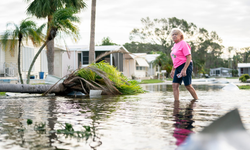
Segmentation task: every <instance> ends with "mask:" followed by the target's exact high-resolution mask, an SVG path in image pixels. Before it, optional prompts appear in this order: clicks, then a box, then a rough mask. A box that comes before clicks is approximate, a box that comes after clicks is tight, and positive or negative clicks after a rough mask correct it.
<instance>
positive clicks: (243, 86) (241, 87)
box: [238, 85, 250, 90]
mask: <svg viewBox="0 0 250 150" xmlns="http://www.w3.org/2000/svg"><path fill="white" fill-rule="evenodd" d="M238 87H239V89H244V90H249V89H250V85H239V86H238Z"/></svg>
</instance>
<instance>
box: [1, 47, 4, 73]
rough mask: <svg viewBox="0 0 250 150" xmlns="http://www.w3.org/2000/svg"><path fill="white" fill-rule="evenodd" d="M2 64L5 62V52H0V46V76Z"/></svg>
mask: <svg viewBox="0 0 250 150" xmlns="http://www.w3.org/2000/svg"><path fill="white" fill-rule="evenodd" d="M4 62H5V51H4V50H2V48H1V45H0V76H1V75H2V76H3V73H4V67H3V65H4Z"/></svg>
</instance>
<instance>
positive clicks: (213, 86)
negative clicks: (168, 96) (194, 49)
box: [142, 84, 224, 92]
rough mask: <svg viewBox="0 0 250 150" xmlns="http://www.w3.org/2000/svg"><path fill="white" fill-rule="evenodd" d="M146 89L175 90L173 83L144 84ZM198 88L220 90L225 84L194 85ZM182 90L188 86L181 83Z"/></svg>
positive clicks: (201, 89)
mask: <svg viewBox="0 0 250 150" xmlns="http://www.w3.org/2000/svg"><path fill="white" fill-rule="evenodd" d="M142 86H143V87H144V88H145V89H146V90H148V91H162V92H166V91H173V89H172V85H169V84H151V85H150V84H149V85H147V84H143V85H142ZM192 86H193V87H194V88H195V89H196V90H197V89H198V90H200V91H218V90H221V89H222V88H223V87H224V86H223V85H216V84H210V85H207V84H197V85H192ZM179 89H180V91H185V90H186V88H185V86H184V85H180V87H179Z"/></svg>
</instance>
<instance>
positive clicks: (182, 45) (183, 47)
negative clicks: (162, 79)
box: [170, 40, 192, 68]
mask: <svg viewBox="0 0 250 150" xmlns="http://www.w3.org/2000/svg"><path fill="white" fill-rule="evenodd" d="M190 54H191V47H190V46H189V45H188V43H187V42H185V41H183V40H181V41H180V42H178V43H175V44H174V46H173V48H172V52H171V54H170V56H171V58H172V61H173V64H174V68H177V67H179V66H180V65H182V64H184V63H185V62H186V61H187V58H186V56H187V55H190ZM191 61H192V60H191Z"/></svg>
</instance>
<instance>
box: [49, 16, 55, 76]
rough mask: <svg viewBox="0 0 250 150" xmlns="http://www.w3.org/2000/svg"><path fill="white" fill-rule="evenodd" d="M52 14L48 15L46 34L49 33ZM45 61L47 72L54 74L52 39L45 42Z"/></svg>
mask: <svg viewBox="0 0 250 150" xmlns="http://www.w3.org/2000/svg"><path fill="white" fill-rule="evenodd" d="M51 21H52V15H50V16H48V29H47V36H48V37H49V36H51V35H50V29H51V25H50V23H51ZM47 61H48V74H49V75H54V39H52V40H50V41H49V42H48V43H47Z"/></svg>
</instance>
